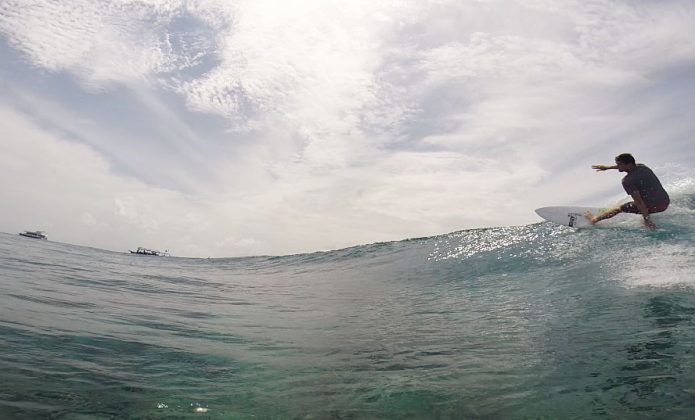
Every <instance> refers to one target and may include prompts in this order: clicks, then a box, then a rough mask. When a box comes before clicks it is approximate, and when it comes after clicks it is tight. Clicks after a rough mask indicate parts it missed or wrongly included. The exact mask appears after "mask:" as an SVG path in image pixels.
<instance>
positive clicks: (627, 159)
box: [615, 153, 635, 172]
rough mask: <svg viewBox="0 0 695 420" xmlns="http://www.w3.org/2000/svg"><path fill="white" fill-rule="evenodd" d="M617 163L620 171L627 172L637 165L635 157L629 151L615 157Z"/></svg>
mask: <svg viewBox="0 0 695 420" xmlns="http://www.w3.org/2000/svg"><path fill="white" fill-rule="evenodd" d="M615 164H616V165H618V170H619V171H620V172H627V171H629V170H630V169H632V168H634V167H635V158H634V157H633V156H632V155H631V154H629V153H622V154H619V155H618V156H616V157H615Z"/></svg>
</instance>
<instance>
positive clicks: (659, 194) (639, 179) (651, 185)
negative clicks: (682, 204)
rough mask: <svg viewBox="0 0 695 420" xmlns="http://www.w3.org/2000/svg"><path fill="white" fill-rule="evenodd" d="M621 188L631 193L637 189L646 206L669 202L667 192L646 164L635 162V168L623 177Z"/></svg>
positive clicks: (661, 204)
mask: <svg viewBox="0 0 695 420" xmlns="http://www.w3.org/2000/svg"><path fill="white" fill-rule="evenodd" d="M623 188H624V189H625V192H626V193H628V194H629V195H632V193H633V192H635V191H639V194H640V196H641V197H642V200H644V203H645V204H646V205H647V207H650V208H651V207H658V206H663V205H666V204H669V202H670V201H671V200H670V198H669V196H668V193H667V192H666V190H664V187H662V186H661V182H660V181H659V178H657V177H656V175H654V172H652V170H651V169H649V168H647V167H646V166H644V165H642V164H641V163H640V164H637V166H636V167H635V169H633V170H632V171H631V172H629V173H628V174H627V175H625V177H624V178H623Z"/></svg>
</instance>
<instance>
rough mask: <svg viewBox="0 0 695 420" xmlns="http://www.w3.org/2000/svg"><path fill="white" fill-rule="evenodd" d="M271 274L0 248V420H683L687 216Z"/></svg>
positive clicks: (306, 258) (515, 233) (353, 252)
mask: <svg viewBox="0 0 695 420" xmlns="http://www.w3.org/2000/svg"><path fill="white" fill-rule="evenodd" d="M655 221H656V222H657V224H658V225H659V226H660V229H659V230H658V231H657V232H653V233H649V232H647V231H645V230H643V229H642V228H641V227H640V224H639V220H638V219H630V220H628V221H624V222H619V223H618V222H616V223H614V224H612V225H609V226H608V227H607V228H602V229H592V230H582V231H575V230H573V229H570V228H565V227H560V226H555V225H551V224H546V223H538V224H532V225H528V226H520V227H507V228H495V229H478V230H468V231H462V232H456V233H452V234H449V235H443V236H438V237H432V238H423V239H416V240H407V241H401V242H393V243H382V244H373V245H366V246H358V247H354V248H349V249H345V250H339V251H332V252H324V253H315V254H307V255H296V256H286V257H254V258H226V259H189V258H174V257H165V258H153V257H142V256H134V255H129V254H122V253H115V252H109V251H104V250H99V249H93V248H85V247H80V246H75V245H68V244H61V243H56V242H47V241H39V240H32V239H27V238H23V237H20V236H17V235H9V234H0V347H1V348H2V352H0V418H3V419H13V418H17V419H20V418H21V419H24V418H52V419H110V418H148V419H160V418H161V419H165V418H167V419H169V418H211V419H251V418H263V419H272V418H277V419H287V418H289V419H294V418H297V419H363V418H392V419H400V418H440V419H448V418H499V419H505V418H589V417H591V418H669V419H671V418H684V419H685V418H692V416H693V415H694V414H695V346H694V345H695V195H694V194H690V193H689V194H685V193H684V194H681V195H678V196H676V197H675V199H674V203H673V205H672V207H671V209H669V211H668V212H666V213H664V214H661V215H658V216H656V217H655Z"/></svg>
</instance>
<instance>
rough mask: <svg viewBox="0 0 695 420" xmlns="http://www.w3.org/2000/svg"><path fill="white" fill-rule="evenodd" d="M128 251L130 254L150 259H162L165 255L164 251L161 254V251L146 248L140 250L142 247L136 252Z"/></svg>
mask: <svg viewBox="0 0 695 420" xmlns="http://www.w3.org/2000/svg"><path fill="white" fill-rule="evenodd" d="M128 251H130V253H131V254H136V255H148V256H151V257H164V256H166V255H167V253H166V251H165V252H162V251H158V250H156V249H148V248H142V247H139V248H138V249H137V251H133V250H132V249H129V250H128Z"/></svg>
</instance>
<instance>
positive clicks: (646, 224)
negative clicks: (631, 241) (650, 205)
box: [644, 219, 656, 230]
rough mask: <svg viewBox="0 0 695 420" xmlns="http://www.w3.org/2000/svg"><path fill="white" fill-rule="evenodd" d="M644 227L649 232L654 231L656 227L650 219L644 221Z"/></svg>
mask: <svg viewBox="0 0 695 420" xmlns="http://www.w3.org/2000/svg"><path fill="white" fill-rule="evenodd" d="M644 227H646V228H647V229H649V230H654V229H656V225H655V224H654V222H652V219H644Z"/></svg>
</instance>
